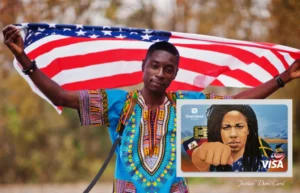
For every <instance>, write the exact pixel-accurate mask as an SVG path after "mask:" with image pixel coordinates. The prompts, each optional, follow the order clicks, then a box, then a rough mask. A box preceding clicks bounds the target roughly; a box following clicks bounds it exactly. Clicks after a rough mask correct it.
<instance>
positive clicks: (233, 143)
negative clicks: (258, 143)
mask: <svg viewBox="0 0 300 193" xmlns="http://www.w3.org/2000/svg"><path fill="white" fill-rule="evenodd" d="M228 145H229V146H230V147H233V148H234V147H237V146H239V145H240V142H239V141H231V142H229V143H228Z"/></svg>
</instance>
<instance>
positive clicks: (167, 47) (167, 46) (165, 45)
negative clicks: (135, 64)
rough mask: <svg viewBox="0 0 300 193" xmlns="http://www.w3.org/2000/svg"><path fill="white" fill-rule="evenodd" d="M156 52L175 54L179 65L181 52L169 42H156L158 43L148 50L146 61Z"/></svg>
mask: <svg viewBox="0 0 300 193" xmlns="http://www.w3.org/2000/svg"><path fill="white" fill-rule="evenodd" d="M156 50H164V51H167V52H169V53H170V54H173V55H174V56H176V58H177V60H178V63H179V52H178V50H177V48H176V47H175V46H174V45H173V44H171V43H169V42H167V41H160V42H156V43H154V44H152V45H151V46H150V47H149V48H148V51H147V54H146V60H147V59H148V57H150V56H151V55H152V53H153V52H154V51H156Z"/></svg>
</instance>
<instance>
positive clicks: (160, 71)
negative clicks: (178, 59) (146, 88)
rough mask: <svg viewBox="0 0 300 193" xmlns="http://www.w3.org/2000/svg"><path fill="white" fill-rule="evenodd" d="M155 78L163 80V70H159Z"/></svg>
mask: <svg viewBox="0 0 300 193" xmlns="http://www.w3.org/2000/svg"><path fill="white" fill-rule="evenodd" d="M156 76H157V77H159V78H164V77H165V75H164V69H163V68H159V69H158V72H157V74H156Z"/></svg>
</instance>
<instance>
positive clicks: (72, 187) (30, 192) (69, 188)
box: [0, 181, 299, 193]
mask: <svg viewBox="0 0 300 193" xmlns="http://www.w3.org/2000/svg"><path fill="white" fill-rule="evenodd" d="M238 185H239V182H238V181H232V183H229V184H226V185H220V184H216V185H212V184H210V185H205V184H200V185H196V184H192V185H190V186H189V187H190V192H191V193H198V192H199V193H200V192H204V193H207V192H209V193H214V192H216V193H235V192H242V193H247V192H249V193H253V192H256V193H268V192H270V193H296V192H299V187H298V188H296V187H293V188H291V187H286V186H280V187H279V186H278V187H276V186H271V185H270V186H269V185H268V186H258V185H255V186H240V187H238ZM86 186H87V184H86V183H77V184H63V185H55V184H45V185H2V186H0V192H1V193H60V192H61V193H82V192H83V190H84V189H85V188H86ZM107 192H109V193H110V192H112V185H111V183H99V184H97V185H96V186H95V187H94V188H93V190H92V191H91V193H107Z"/></svg>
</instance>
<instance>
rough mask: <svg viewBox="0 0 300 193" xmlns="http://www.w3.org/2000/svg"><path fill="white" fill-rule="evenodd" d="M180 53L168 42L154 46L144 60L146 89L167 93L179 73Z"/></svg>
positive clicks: (143, 68)
mask: <svg viewBox="0 0 300 193" xmlns="http://www.w3.org/2000/svg"><path fill="white" fill-rule="evenodd" d="M178 65H179V52H178V50H177V49H176V47H175V46H174V45H173V44H171V43H168V42H157V43H155V44H152V45H151V46H150V47H149V49H148V51H147V54H146V58H145V59H144V60H143V64H142V71H143V72H144V75H143V81H144V87H145V88H146V89H148V90H149V91H153V92H165V90H166V89H167V88H168V87H169V85H170V84H171V82H172V81H173V80H174V79H175V77H176V75H177V72H178Z"/></svg>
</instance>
